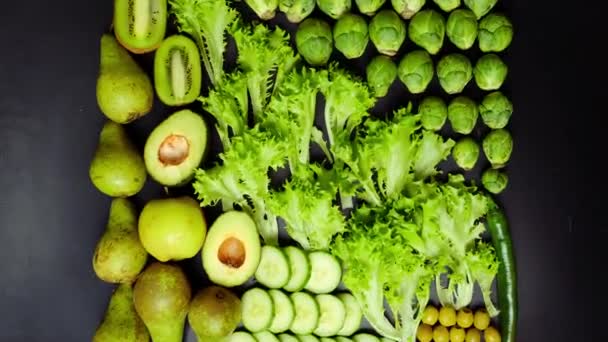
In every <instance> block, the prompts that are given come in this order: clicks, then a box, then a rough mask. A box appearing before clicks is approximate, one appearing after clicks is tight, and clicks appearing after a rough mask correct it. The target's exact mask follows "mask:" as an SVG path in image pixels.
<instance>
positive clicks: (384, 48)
mask: <svg viewBox="0 0 608 342" xmlns="http://www.w3.org/2000/svg"><path fill="white" fill-rule="evenodd" d="M369 36H370V38H371V40H372V42H373V43H374V45H375V46H376V49H378V52H380V53H381V54H384V55H387V56H394V55H396V54H397V51H399V48H401V44H403V41H404V40H405V23H404V22H403V20H401V18H399V16H398V15H397V13H395V12H394V11H392V10H382V11H380V12H378V14H376V15H375V16H374V17H373V18H372V20H371V21H370V23H369Z"/></svg>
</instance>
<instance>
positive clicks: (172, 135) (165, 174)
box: [144, 109, 208, 186]
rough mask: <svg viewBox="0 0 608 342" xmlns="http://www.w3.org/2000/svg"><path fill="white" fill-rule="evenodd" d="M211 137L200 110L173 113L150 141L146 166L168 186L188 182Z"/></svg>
mask: <svg viewBox="0 0 608 342" xmlns="http://www.w3.org/2000/svg"><path fill="white" fill-rule="evenodd" d="M207 139H208V134H207V125H206V123H205V121H204V119H203V118H202V117H201V116H200V115H199V114H197V113H195V112H193V111H191V110H188V109H184V110H180V111H178V112H175V113H173V114H171V115H170V116H169V117H168V118H166V119H165V120H164V121H163V122H161V123H160V124H159V125H158V126H157V127H156V128H155V129H154V130H153V131H152V133H151V134H150V136H149V137H148V139H147V141H146V145H145V147H144V162H145V164H146V170H147V171H148V173H149V174H150V176H151V177H152V178H153V179H154V180H155V181H157V182H158V183H160V184H162V185H164V186H181V185H183V184H185V183H187V182H188V181H190V180H191V179H192V177H193V176H194V171H195V170H196V168H197V167H199V165H200V164H201V162H202V161H203V158H204V155H205V151H206V150H207Z"/></svg>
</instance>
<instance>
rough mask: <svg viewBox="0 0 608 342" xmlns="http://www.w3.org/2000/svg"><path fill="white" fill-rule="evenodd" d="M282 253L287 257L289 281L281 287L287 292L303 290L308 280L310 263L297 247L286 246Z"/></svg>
mask: <svg viewBox="0 0 608 342" xmlns="http://www.w3.org/2000/svg"><path fill="white" fill-rule="evenodd" d="M283 252H284V253H285V255H286V256H287V261H288V262H289V271H290V273H291V276H290V277H289V281H288V282H287V284H286V285H285V286H284V287H283V289H284V290H285V291H288V292H298V291H302V290H303V289H304V286H306V283H307V282H308V279H310V263H309V262H308V256H307V255H306V253H305V252H304V251H303V250H302V249H300V248H297V247H294V246H288V247H285V248H283Z"/></svg>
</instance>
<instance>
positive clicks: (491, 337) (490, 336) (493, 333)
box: [483, 327, 500, 342]
mask: <svg viewBox="0 0 608 342" xmlns="http://www.w3.org/2000/svg"><path fill="white" fill-rule="evenodd" d="M483 337H484V339H485V341H486V342H500V333H499V332H498V330H496V328H494V327H487V328H486V330H484V332H483Z"/></svg>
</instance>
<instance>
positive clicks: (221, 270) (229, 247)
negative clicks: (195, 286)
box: [201, 211, 261, 287]
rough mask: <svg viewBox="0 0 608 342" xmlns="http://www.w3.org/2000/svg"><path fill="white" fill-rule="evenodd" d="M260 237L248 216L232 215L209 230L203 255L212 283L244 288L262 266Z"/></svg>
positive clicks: (221, 218)
mask: <svg viewBox="0 0 608 342" xmlns="http://www.w3.org/2000/svg"><path fill="white" fill-rule="evenodd" d="M260 250H261V244H260V237H259V235H258V230H257V227H256V225H255V222H254V221H253V219H252V218H251V217H250V216H249V215H247V214H246V213H244V212H240V211H228V212H225V213H223V214H222V215H220V216H219V217H218V218H217V219H216V220H215V222H213V224H212V225H211V227H210V228H209V231H208V232H207V239H206V240H205V243H204V244H203V251H202V253H201V255H202V258H203V268H204V269H205V272H206V273H207V276H208V277H209V279H210V280H211V281H212V282H214V283H216V284H218V285H222V286H226V287H233V286H239V285H242V284H244V283H245V282H246V281H247V280H249V278H251V277H252V276H253V274H254V273H255V271H256V269H257V268H258V264H259V263H260Z"/></svg>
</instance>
